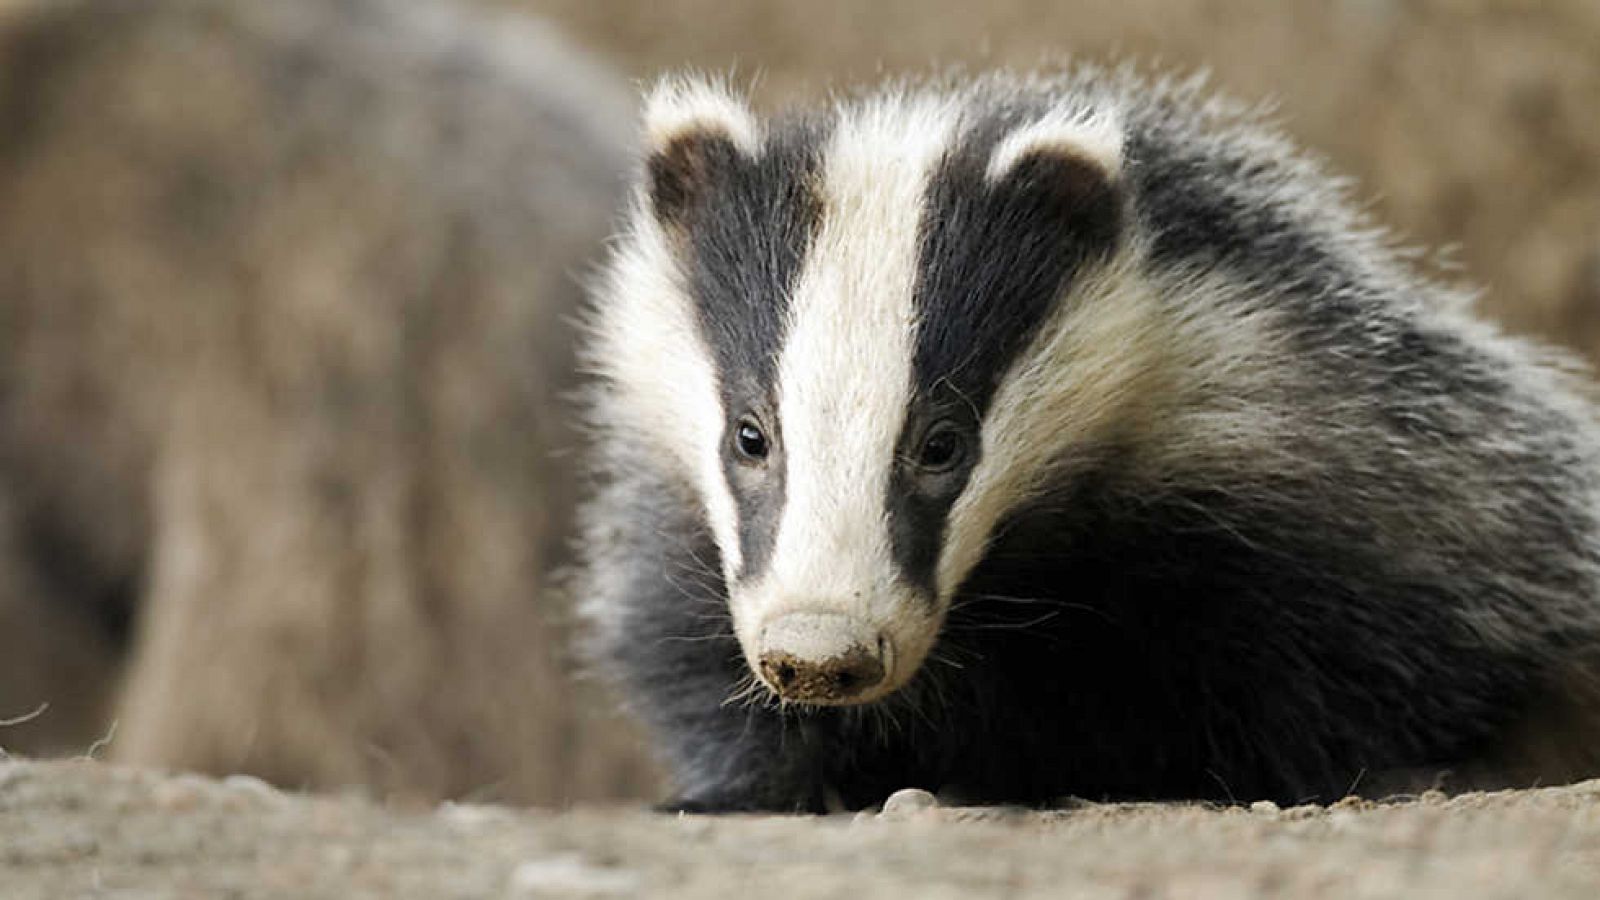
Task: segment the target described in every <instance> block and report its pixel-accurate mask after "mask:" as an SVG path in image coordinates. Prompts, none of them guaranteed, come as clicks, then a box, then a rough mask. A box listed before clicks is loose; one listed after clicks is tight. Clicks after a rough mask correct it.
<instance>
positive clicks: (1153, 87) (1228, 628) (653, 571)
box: [581, 70, 1600, 810]
mask: <svg viewBox="0 0 1600 900" xmlns="http://www.w3.org/2000/svg"><path fill="white" fill-rule="evenodd" d="M645 130H646V135H647V143H648V150H647V154H646V159H645V161H644V167H643V168H644V172H643V176H642V177H641V179H640V184H639V187H638V190H637V194H636V198H635V203H634V207H633V210H632V214H631V220H630V222H629V224H628V227H627V230H626V232H625V233H624V234H623V235H622V237H621V239H620V241H619V243H618V246H617V248H616V250H615V253H614V256H613V258H612V260H611V263H610V266H609V268H608V270H607V271H606V272H605V273H604V277H603V278H602V279H601V280H600V281H599V283H598V287H597V291H596V297H595V299H594V303H593V309H592V315H591V321H590V326H591V332H590V340H589V343H588V347H587V360H588V364H589V365H590V367H591V368H592V370H593V373H594V375H595V384H594V387H593V393H592V396H591V403H590V410H589V412H590V419H591V424H592V428H593V431H592V436H593V438H594V441H595V445H594V446H595V465H596V467H597V469H598V472H597V475H598V479H597V486H596V489H595V494H594V496H593V498H592V500H591V501H590V503H589V504H588V506H587V512H586V526H585V527H586V530H585V533H584V535H583V543H584V545H585V553H586V554H587V558H586V572H587V575H586V578H585V579H584V580H583V582H582V584H581V587H582V590H583V591H584V593H585V597H584V602H585V603H586V604H587V613H588V617H589V619H590V621H591V624H592V626H593V637H594V650H595V652H596V658H597V659H598V661H599V662H600V664H601V665H602V667H603V668H604V669H605V670H607V671H609V672H611V673H613V674H615V675H616V676H617V677H618V678H619V680H620V682H621V685H622V689H623V690H624V692H625V693H626V696H627V697H628V698H629V700H630V701H631V706H632V707H633V709H634V710H635V711H636V712H637V713H638V715H640V716H641V717H643V718H644V719H645V720H646V721H647V722H648V723H649V725H650V726H652V727H653V729H654V732H655V734H656V736H657V738H658V741H659V745H660V747H661V749H662V750H663V751H664V755H665V756H666V757H667V759H668V760H669V761H670V763H671V764H672V765H673V767H674V768H675V771H676V775H677V779H678V786H679V788H680V791H681V793H680V796H679V800H678V802H679V803H680V805H682V806H683V807H685V808H700V809H713V810H726V809H802V810H816V809H822V808H824V807H825V806H827V805H830V804H831V803H832V802H833V801H835V800H837V801H842V802H843V803H844V804H845V805H847V806H859V805H865V804H870V803H872V802H875V801H878V800H880V799H882V798H883V797H884V796H885V795H886V794H887V793H889V792H890V791H892V790H894V789H897V788H901V787H906V786H918V787H925V788H930V789H942V790H948V791H952V792H955V793H957V794H958V795H960V796H962V797H965V798H967V799H970V800H976V801H1013V802H1043V801H1048V800H1050V799H1052V798H1056V797H1060V796H1064V795H1080V796H1089V797H1095V798H1100V797H1205V798H1220V799H1230V798H1231V799H1237V800H1246V799H1253V798H1271V799H1275V800H1279V801H1290V802H1296V801H1305V800H1311V799H1321V800H1329V799H1332V798H1335V797H1338V796H1341V795H1343V794H1344V793H1345V792H1346V791H1348V790H1350V789H1351V788H1352V786H1356V785H1362V786H1365V785H1363V779H1364V778H1365V779H1370V778H1373V777H1375V776H1377V775H1378V774H1380V773H1393V772H1404V771H1424V772H1442V771H1445V770H1455V771H1458V772H1461V771H1466V770H1468V769H1472V768H1478V769H1483V767H1484V766H1485V765H1486V764H1490V763H1494V764H1496V765H1501V766H1503V768H1501V769H1499V771H1501V772H1502V773H1517V772H1522V773H1524V774H1526V770H1519V769H1516V768H1515V766H1514V764H1513V763H1512V762H1511V760H1513V759H1514V758H1515V753H1514V750H1515V747H1514V746H1513V745H1515V744H1517V743H1518V742H1519V741H1523V740H1524V738H1526V737H1527V736H1528V732H1529V729H1531V728H1534V723H1544V724H1546V725H1549V726H1550V728H1554V727H1556V726H1555V725H1553V724H1550V723H1552V722H1553V721H1554V720H1553V718H1552V716H1554V715H1555V711H1556V710H1560V709H1564V708H1566V707H1568V706H1571V705H1573V704H1572V703H1569V700H1571V699H1572V698H1573V697H1574V696H1576V695H1572V694H1570V693H1568V692H1570V691H1573V690H1579V689H1581V688H1583V687H1585V686H1586V682H1587V679H1588V677H1589V676H1588V672H1589V671H1590V669H1589V665H1590V664H1591V661H1592V656H1593V653H1594V651H1595V649H1596V646H1597V641H1600V596H1597V571H1600V570H1597V563H1600V523H1597V521H1596V510H1597V505H1596V500H1597V493H1596V492H1597V488H1600V480H1597V475H1600V459H1597V454H1600V433H1597V431H1596V423H1595V421H1594V418H1593V415H1592V412H1591V409H1590V407H1589V404H1588V402H1587V400H1586V399H1585V397H1584V392H1585V391H1586V389H1587V388H1586V384H1585V383H1584V381H1583V380H1582V377H1581V376H1580V375H1578V374H1576V373H1575V371H1574V369H1573V367H1572V366H1571V365H1569V361H1568V360H1566V359H1565V358H1562V357H1561V356H1559V355H1558V354H1554V353H1552V352H1550V351H1548V350H1545V349H1543V348H1540V347H1537V346H1534V345H1532V344H1530V343H1528V342H1525V341H1522V340H1518V339H1514V338H1510V337H1507V336H1504V335H1502V334H1500V333H1499V332H1498V331H1497V330H1496V329H1495V328H1494V327H1492V326H1491V325H1489V324H1487V323H1485V322H1482V321H1480V320H1478V319H1476V318H1474V317H1473V316H1472V314H1471V312H1470V311H1469V310H1468V302H1467V298H1466V297H1464V296H1463V295H1462V294H1461V293H1459V292H1457V291H1455V290H1452V289H1450V288H1447V287H1444V286H1441V285H1440V284H1437V283H1435V282H1433V281H1430V280H1428V279H1427V278H1425V277H1423V276H1421V275H1419V274H1418V273H1417V272H1416V271H1414V269H1413V267H1412V266H1411V265H1410V263H1409V261H1408V259H1407V257H1406V255H1405V254H1404V253H1403V252H1400V251H1397V250H1396V249H1395V248H1394V247H1393V246H1391V244H1390V243H1389V241H1388V240H1387V239H1386V237H1385V236H1384V235H1383V234H1382V233H1380V232H1379V231H1377V230H1376V229H1374V228H1373V227H1372V226H1371V225H1370V224H1369V223H1368V222H1367V221H1366V220H1365V219H1364V218H1363V217H1362V216H1361V215H1360V214H1358V213H1357V212H1355V211H1354V210H1353V209H1352V207H1351V205H1350V203H1349V201H1348V200H1347V198H1346V196H1345V190H1344V189H1343V187H1342V186H1341V185H1340V184H1339V183H1338V182H1337V181H1336V180H1334V179H1332V178H1330V177H1329V176H1328V175H1327V174H1325V173H1324V171H1323V170H1322V168H1321V166H1320V165H1319V164H1317V163H1315V162H1313V161H1310V160H1309V159H1308V158H1307V157H1306V156H1305V155H1303V154H1301V153H1299V152H1298V151H1296V150H1295V149H1294V148H1293V147H1291V146H1290V145H1289V144H1288V143H1287V142H1286V141H1285V140H1284V139H1283V138H1281V137H1279V136H1278V135H1277V134H1275V133H1274V132H1273V131H1272V130H1270V129H1269V128H1267V127H1265V126H1263V125H1262V124H1261V123H1260V122H1259V121H1257V117H1256V116H1255V115H1253V114H1252V113H1251V112H1249V111H1246V110H1242V109H1240V108H1238V107H1237V106H1235V105H1233V104H1231V103H1229V102H1226V101H1221V100H1216V99H1211V98H1209V97H1208V96H1207V95H1206V94H1205V93H1204V92H1203V89H1202V88H1200V87H1197V86H1196V85H1195V84H1193V83H1190V82H1185V83H1182V84H1173V83H1165V82H1163V83H1150V82H1148V81H1145V80H1142V79H1141V78H1139V77H1137V76H1134V75H1131V74H1127V73H1115V74H1110V73H1104V72H1097V71H1091V70H1079V71H1075V72H1072V73H1068V74H1060V75H1049V76H1034V77H1017V76H1006V75H996V76H990V77H985V78H982V79H979V80H976V81H967V82H964V83H959V84H953V83H943V82H941V83H925V84H907V85H897V86H893V87H889V88H886V89H883V90H880V91H877V92H874V93H868V94H865V95H862V96H858V97H854V98H849V99H845V100H842V101H840V102H838V103H836V104H834V105H833V106H831V107H830V108H827V109H824V110H821V111H816V112H810V113H804V114H798V115H788V116H783V117H778V118H774V119H771V120H765V119H762V118H759V117H757V116H756V115H754V114H753V113H752V112H750V111H749V109H748V107H747V106H746V105H745V104H744V103H743V102H742V101H741V100H740V99H739V98H738V97H736V96H734V95H733V94H732V93H731V92H730V91H728V90H726V89H725V88H723V87H721V86H719V85H716V84H713V83H707V82H703V81H699V80H694V79H684V80H671V81H667V82H665V83H664V84H663V85H661V86H660V87H659V88H658V89H657V90H656V91H655V92H654V94H653V96H652V97H651V98H650V100H649V104H648V110H647V113H646V129H645ZM935 435H938V437H937V438H935V437H934V436H935ZM952 448H953V449H952ZM874 638H876V639H877V645H876V646H874V641H873V639H874ZM862 659H865V660H867V664H862V665H856V664H855V663H853V662H851V663H849V664H848V665H847V664H846V663H845V662H841V660H857V661H859V660H862ZM794 660H799V661H800V662H799V663H798V664H797V665H799V667H800V669H801V670H802V671H801V673H800V674H801V675H802V676H805V677H798V676H796V670H795V666H793V665H790V663H791V662H792V661H794ZM786 667H787V668H786ZM818 673H821V674H820V675H819V674H818ZM812 676H815V677H814V678H813V677H812ZM808 678H810V679H811V680H807V679H808ZM828 678H834V679H835V680H836V681H837V683H829V684H828V685H824V686H823V687H818V685H819V684H822V683H823V682H826V681H827V679H828ZM817 679H821V681H819V680H817ZM1579 682H1583V683H1585V684H1579ZM775 695H776V696H775ZM780 698H781V699H780ZM790 699H798V700H799V701H800V702H787V700H790ZM1552 733H1554V732H1551V731H1546V732H1545V734H1546V736H1548V735H1549V734H1552ZM1580 762H1581V760H1580ZM1566 774H1572V773H1571V772H1568V773H1566ZM1508 777H1518V776H1516V775H1509V776H1508Z"/></svg>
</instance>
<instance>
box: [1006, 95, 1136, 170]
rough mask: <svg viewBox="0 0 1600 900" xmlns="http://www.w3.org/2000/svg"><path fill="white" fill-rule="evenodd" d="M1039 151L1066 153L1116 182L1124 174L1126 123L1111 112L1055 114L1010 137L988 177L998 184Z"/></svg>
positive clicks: (1079, 110) (1062, 112) (1073, 111)
mask: <svg viewBox="0 0 1600 900" xmlns="http://www.w3.org/2000/svg"><path fill="white" fill-rule="evenodd" d="M1039 151H1047V152H1048V151H1065V152H1067V153H1071V154H1073V155H1075V156H1078V157H1081V158H1083V159H1085V160H1088V161H1089V162H1092V163H1094V164H1095V165H1097V166H1099V167H1100V168H1101V170H1102V171H1104V172H1105V173H1106V176H1107V177H1108V178H1110V179H1112V180H1115V179H1116V178H1117V177H1118V176H1119V175H1120V174H1121V173H1122V123H1121V122H1120V121H1118V119H1117V116H1116V113H1115V112H1114V111H1111V110H1092V111H1091V110H1081V109H1070V108H1069V109H1060V110H1055V111H1052V112H1051V113H1049V114H1048V115H1046V116H1044V117H1043V118H1041V119H1039V120H1038V121H1036V122H1034V123H1033V124H1031V125H1027V126H1025V127H1023V128H1019V129H1017V130H1016V131H1014V132H1012V133H1011V134H1009V135H1007V136H1006V138H1005V140H1003V141H1001V142H1000V145H999V146H998V147H996V148H995V150H994V154H993V155H992V156H991V157H989V168H988V171H987V172H986V173H985V174H986V175H987V177H988V178H989V180H990V181H997V180H999V179H1000V178H1001V177H1002V176H1004V175H1005V174H1006V172H1008V171H1010V169H1011V167H1012V166H1014V165H1016V164H1017V161H1018V160H1020V159H1022V158H1023V157H1025V156H1027V155H1028V154H1030V153H1036V152H1039Z"/></svg>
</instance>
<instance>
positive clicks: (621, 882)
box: [511, 853, 640, 897]
mask: <svg viewBox="0 0 1600 900" xmlns="http://www.w3.org/2000/svg"><path fill="white" fill-rule="evenodd" d="M639 890H640V885H639V876H638V875H636V874H635V873H633V872H630V871H628V870H627V869H614V868H609V867H605V866H598V865H595V864H593V863H591V862H588V861H586V860H585V859H584V858H583V857H581V856H579V855H578V854H575V853H568V854H563V855H561V856H552V857H549V858H548V859H535V860H529V861H528V862H525V863H523V864H521V865H519V866H517V867H516V869H514V870H513V871H512V872H511V892H512V895H513V896H517V897H543V896H553V897H614V896H620V895H634V894H637V893H639Z"/></svg>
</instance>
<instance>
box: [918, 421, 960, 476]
mask: <svg viewBox="0 0 1600 900" xmlns="http://www.w3.org/2000/svg"><path fill="white" fill-rule="evenodd" d="M966 454H967V445H966V442H965V441H964V440H963V439H962V437H961V432H960V431H957V430H956V427H955V426H954V425H950V424H939V425H935V426H933V429H932V430H931V431H929V432H928V436H927V437H925V438H923V439H922V449H921V450H920V451H918V452H917V464H918V465H919V466H921V467H922V468H923V469H924V470H925V471H928V472H948V471H950V470H951V469H954V468H955V467H956V466H958V465H960V464H961V460H962V459H963V458H965V456H966Z"/></svg>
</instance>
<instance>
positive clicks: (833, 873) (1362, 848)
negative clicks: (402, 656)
mask: <svg viewBox="0 0 1600 900" xmlns="http://www.w3.org/2000/svg"><path fill="white" fill-rule="evenodd" d="M769 894H770V895H781V896H785V897H841V896H851V895H854V896H869V897H873V898H875V900H877V898H894V897H916V898H938V897H973V896H1008V897H1029V896H1051V897H1148V898H1156V897H1177V896H1182V897H1196V898H1206V897H1254V896H1261V897H1269V896H1270V897H1278V896H1294V897H1408V898H1428V897H1450V898H1457V897H1465V896H1471V897H1508V898H1509V897H1519V898H1520V897H1540V898H1547V900H1553V898H1564V897H1573V898H1580V897H1581V898H1592V897H1596V896H1600V781H1590V782H1585V783H1583V784H1579V785H1575V786H1572V787H1564V788H1546V789H1541V790H1532V791H1515V792H1506V793H1497V794H1467V795H1462V796H1459V797H1455V798H1453V799H1446V798H1445V797H1444V796H1443V795H1432V794H1429V795H1423V796H1422V797H1420V798H1416V799H1413V800H1408V801H1404V802H1388V803H1369V802H1363V801H1357V800H1346V801H1344V802H1341V803H1339V804H1337V805H1335V806H1332V807H1327V808H1323V807H1309V806H1308V807H1297V808H1293V809H1278V808H1277V807H1273V806H1270V805H1268V806H1258V807H1255V808H1250V809H1240V808H1230V809H1215V808H1205V807H1198V806H1161V805H1097V804H1086V805H1082V806H1079V807H1076V808H1071V809H1065V810H1061V811H1052V812H1042V813H1041V812H1022V811H1016V810H999V809H938V808H926V807H919V806H918V804H916V803H914V802H905V803H901V802H898V801H897V800H891V804H890V809H889V810H888V811H886V812H884V813H881V814H872V813H862V814H858V815H854V816H850V815H841V816H832V817H828V818H824V819H804V818H778V817H730V818H697V817H678V816H664V815H656V814H652V813H648V812H644V811H641V810H639V809H632V808H612V809H602V808H585V809H579V810H573V811H568V812H564V813H563V812H549V811H545V812H532V811H517V810H512V809H508V808H502V807H491V806H468V805H457V804H446V805H444V806H441V807H438V808H436V809H431V810H401V809H384V808H381V807H378V806H375V805H373V804H371V803H368V802H366V801H364V800H361V799H358V798H353V797H345V798H335V797H311V796H297V795H291V794H285V793H281V792H278V791H276V790H274V789H272V788H270V787H267V786H266V785H265V784H264V783H262V782H259V781H257V780H255V779H251V778H244V777H237V778H233V779H228V780H224V781H212V780H208V779H203V778H199V777H196V776H176V777H173V776H164V775H160V774H158V773H155V772H151V771H141V770H134V769H123V768H116V767H112V766H107V765H102V764H100V763H95V762H81V761H80V762H50V763H35V762H21V761H11V762H4V763H0V896H4V897H6V898H16V900H25V898H51V900H54V898H60V897H80V896H81V897H116V898H133V897H156V896H160V897H234V896H246V895H248V896H251V897H305V898H315V897H340V898H344V897H366V896H375V897H396V898H411V897H415V898H430V900H431V898H449V897H546V896H554V897H605V896H636V895H648V896H658V897H698V898H719V897H730V898H733V897H737V898H745V897H750V896H763V895H769Z"/></svg>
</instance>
